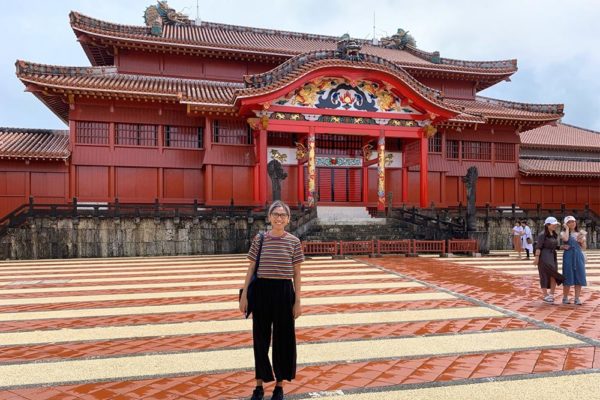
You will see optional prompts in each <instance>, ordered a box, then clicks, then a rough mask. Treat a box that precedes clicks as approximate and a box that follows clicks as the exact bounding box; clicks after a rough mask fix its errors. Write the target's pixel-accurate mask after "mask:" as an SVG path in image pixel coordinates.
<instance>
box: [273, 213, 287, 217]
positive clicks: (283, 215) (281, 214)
mask: <svg viewBox="0 0 600 400" xmlns="http://www.w3.org/2000/svg"><path fill="white" fill-rule="evenodd" d="M271 217H273V218H287V217H288V215H287V214H286V213H271Z"/></svg>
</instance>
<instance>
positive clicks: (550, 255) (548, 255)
mask: <svg viewBox="0 0 600 400" xmlns="http://www.w3.org/2000/svg"><path fill="white" fill-rule="evenodd" d="M558 225H559V223H558V221H557V220H556V218H554V217H548V218H546V220H545V221H544V232H543V233H541V234H540V235H539V236H538V239H537V243H536V246H535V259H534V261H533V264H534V265H537V267H538V272H539V274H540V287H541V288H542V293H543V295H544V297H543V300H544V301H545V302H546V303H554V292H555V290H556V285H560V284H562V282H563V280H564V278H563V276H562V275H561V274H559V273H558V260H557V258H558V257H557V254H556V249H557V248H558V234H557V233H556V229H557V227H558ZM548 289H550V293H548Z"/></svg>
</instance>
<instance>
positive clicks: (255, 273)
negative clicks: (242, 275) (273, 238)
mask: <svg viewBox="0 0 600 400" xmlns="http://www.w3.org/2000/svg"><path fill="white" fill-rule="evenodd" d="M259 235H260V242H259V244H258V253H257V254H256V262H255V263H254V272H253V273H252V275H254V277H255V278H256V275H257V273H258V265H259V264H260V253H262V246H263V241H264V240H265V235H264V233H259Z"/></svg>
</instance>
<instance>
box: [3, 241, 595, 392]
mask: <svg viewBox="0 0 600 400" xmlns="http://www.w3.org/2000/svg"><path fill="white" fill-rule="evenodd" d="M587 257H588V265H587V271H588V281H589V282H588V283H589V286H588V287H587V288H584V291H583V296H582V300H583V305H581V306H576V305H573V304H569V305H563V304H560V300H561V296H559V295H558V294H557V296H556V299H557V302H556V303H555V304H554V305H549V304H546V303H543V302H542V300H541V295H540V290H539V289H538V283H537V269H536V268H535V267H534V266H533V265H532V261H530V260H519V259H518V258H517V257H516V255H515V254H513V253H509V252H497V253H495V256H494V257H485V258H462V257H456V258H434V257H418V258H405V257H385V258H356V259H348V260H332V259H330V258H313V259H310V260H307V262H306V263H305V264H304V265H303V297H302V302H303V311H304V315H303V316H302V317H300V318H299V319H298V320H297V338H298V374H297V379H296V380H294V381H293V382H291V383H286V385H285V391H286V397H287V398H290V399H306V398H326V399H340V400H344V399H348V400H350V399H353V400H354V399H356V400H359V399H412V400H414V399H485V400H490V399H496V398H498V399H500V398H502V399H507V398H518V399H544V400H547V399H552V398H561V399H582V398H585V399H600V391H599V389H598V387H599V382H600V252H598V251H589V252H588V255H587ZM559 262H560V260H559ZM246 268H247V261H246V260H245V258H244V256H243V255H231V256H194V257H191V256H190V257H155V258H120V259H118V258H115V259H78V260H43V261H17V262H0V399H36V400H37V399H61V400H62V399H238V398H248V397H249V396H248V395H249V393H250V392H251V391H252V389H253V387H254V373H253V356H252V347H251V346H252V338H251V332H250V329H251V321H250V320H245V319H243V317H242V316H241V315H240V313H239V311H238V310H237V293H238V288H239V287H240V286H241V283H242V280H243V277H244V274H245V271H246ZM271 391H272V384H268V385H266V392H267V398H268V394H270V392H271Z"/></svg>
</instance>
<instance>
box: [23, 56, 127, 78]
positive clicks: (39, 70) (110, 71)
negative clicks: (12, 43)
mask: <svg viewBox="0 0 600 400" xmlns="http://www.w3.org/2000/svg"><path fill="white" fill-rule="evenodd" d="M15 66H16V68H17V75H20V74H39V75H68V76H73V75H94V76H106V75H114V74H116V73H117V67H115V66H114V65H111V66H93V67H73V66H64V65H51V64H41V63H35V62H31V61H25V60H17V61H16V62H15Z"/></svg>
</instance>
